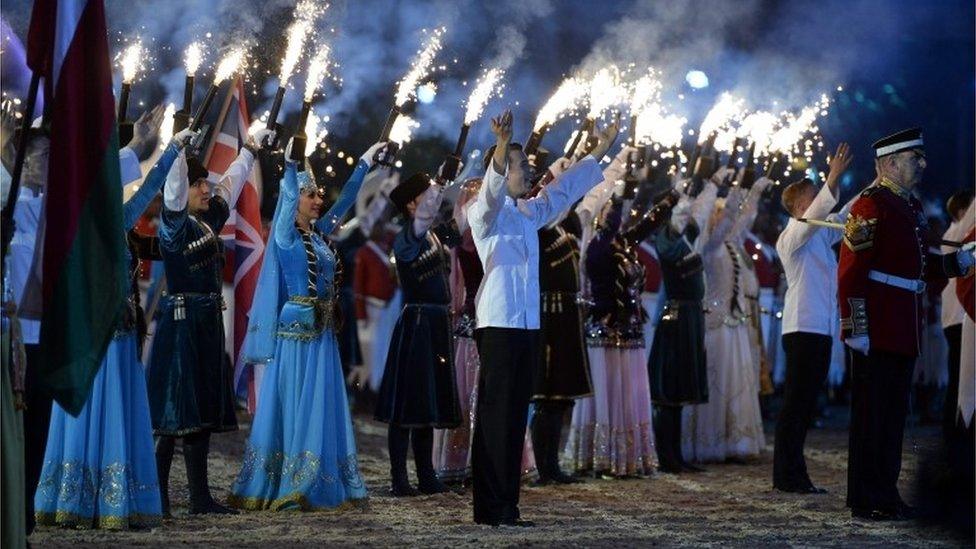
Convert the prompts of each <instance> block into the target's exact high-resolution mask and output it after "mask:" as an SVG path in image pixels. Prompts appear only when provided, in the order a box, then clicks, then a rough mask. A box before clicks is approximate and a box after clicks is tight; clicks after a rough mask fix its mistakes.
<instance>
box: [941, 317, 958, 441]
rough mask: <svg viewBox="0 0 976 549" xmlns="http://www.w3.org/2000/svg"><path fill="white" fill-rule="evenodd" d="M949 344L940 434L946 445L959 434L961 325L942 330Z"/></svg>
mask: <svg viewBox="0 0 976 549" xmlns="http://www.w3.org/2000/svg"><path fill="white" fill-rule="evenodd" d="M942 333H944V334H945V338H946V343H948V344H949V363H948V368H949V385H948V386H947V387H946V393H945V402H943V404H942V433H943V436H944V437H945V440H946V443H948V444H951V443H952V441H953V438H954V436H955V435H958V434H959V431H960V430H959V429H958V428H957V426H956V419H957V418H958V416H959V410H958V409H957V408H958V407H959V363H960V360H961V358H960V356H959V354H960V346H961V345H962V324H954V325H952V326H949V327H947V328H945V329H943V330H942Z"/></svg>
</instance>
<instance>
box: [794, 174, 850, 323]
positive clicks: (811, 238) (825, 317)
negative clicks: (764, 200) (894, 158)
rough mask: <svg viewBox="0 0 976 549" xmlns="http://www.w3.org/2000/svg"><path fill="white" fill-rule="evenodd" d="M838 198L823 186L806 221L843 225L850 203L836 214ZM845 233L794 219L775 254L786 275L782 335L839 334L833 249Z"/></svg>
mask: <svg viewBox="0 0 976 549" xmlns="http://www.w3.org/2000/svg"><path fill="white" fill-rule="evenodd" d="M836 205H837V197H836V196H834V194H833V193H832V192H831V191H830V188H829V187H828V186H827V185H824V186H823V188H821V189H820V192H819V193H817V196H816V197H815V198H814V199H813V202H812V203H810V206H809V207H807V209H806V211H805V212H803V217H805V218H807V219H820V220H824V219H826V220H828V221H833V222H837V223H843V222H844V221H845V220H846V218H847V211H848V210H849V207H850V203H849V204H848V205H847V206H845V207H844V209H843V210H841V211H840V212H839V213H837V214H830V210H832V209H833V208H834V206H836ZM828 214H830V215H828ZM841 236H842V232H841V231H838V230H834V229H829V228H826V227H818V226H816V225H810V224H809V223H803V222H800V221H798V220H796V219H793V218H791V219H790V220H789V222H787V224H786V228H785V229H783V232H782V233H780V235H779V239H778V240H777V241H776V253H777V254H779V258H780V261H782V263H783V271H784V273H785V274H786V297H785V300H784V304H783V333H784V334H788V333H791V332H807V333H813V334H822V335H829V336H833V335H835V334H836V333H837V327H838V325H837V315H838V313H837V257H836V256H835V254H834V250H833V249H832V247H833V246H834V245H835V244H836V243H837V242H839V241H840V239H841Z"/></svg>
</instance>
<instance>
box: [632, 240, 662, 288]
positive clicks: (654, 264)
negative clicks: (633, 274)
mask: <svg viewBox="0 0 976 549" xmlns="http://www.w3.org/2000/svg"><path fill="white" fill-rule="evenodd" d="M637 259H638V260H640V262H641V264H642V265H644V291H645V292H647V293H651V294H656V293H657V292H658V290H660V289H661V264H660V263H659V262H658V260H657V252H656V251H654V246H653V245H651V244H650V243H649V242H647V241H644V242H641V243H640V246H637Z"/></svg>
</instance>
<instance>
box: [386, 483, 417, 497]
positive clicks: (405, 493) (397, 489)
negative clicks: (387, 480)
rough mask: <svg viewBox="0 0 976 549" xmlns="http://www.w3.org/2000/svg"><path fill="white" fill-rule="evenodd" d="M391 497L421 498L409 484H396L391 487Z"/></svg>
mask: <svg viewBox="0 0 976 549" xmlns="http://www.w3.org/2000/svg"><path fill="white" fill-rule="evenodd" d="M390 495H391V496H393V497H395V498H412V497H414V496H419V495H420V492H418V491H417V490H416V489H415V488H414V487H413V486H410V484H409V483H403V484H401V483H394V484H391V485H390Z"/></svg>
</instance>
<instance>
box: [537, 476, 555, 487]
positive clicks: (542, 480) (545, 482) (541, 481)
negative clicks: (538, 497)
mask: <svg viewBox="0 0 976 549" xmlns="http://www.w3.org/2000/svg"><path fill="white" fill-rule="evenodd" d="M552 483H553V480H552V479H551V478H549V477H543V476H540V477H539V478H537V479H535V480H533V481H532V486H537V487H538V486H549V485H550V484H552Z"/></svg>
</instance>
